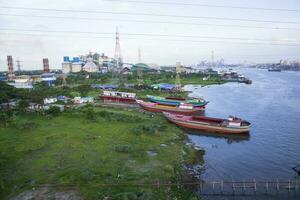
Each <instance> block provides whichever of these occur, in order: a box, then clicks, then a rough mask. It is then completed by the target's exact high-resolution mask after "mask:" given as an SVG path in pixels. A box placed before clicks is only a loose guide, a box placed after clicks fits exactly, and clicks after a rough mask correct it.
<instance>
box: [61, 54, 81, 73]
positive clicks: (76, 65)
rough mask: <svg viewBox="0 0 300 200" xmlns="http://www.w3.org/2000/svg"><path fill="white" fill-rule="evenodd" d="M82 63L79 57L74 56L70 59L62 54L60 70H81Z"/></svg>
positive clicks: (67, 71) (74, 71)
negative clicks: (62, 59)
mask: <svg viewBox="0 0 300 200" xmlns="http://www.w3.org/2000/svg"><path fill="white" fill-rule="evenodd" d="M83 64H84V63H83V62H82V61H81V60H80V58H79V57H74V58H73V60H70V57H69V56H64V61H63V63H62V72H63V73H64V74H68V73H77V72H81V70H82V66H83Z"/></svg>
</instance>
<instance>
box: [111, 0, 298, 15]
mask: <svg viewBox="0 0 300 200" xmlns="http://www.w3.org/2000/svg"><path fill="white" fill-rule="evenodd" d="M106 1H107V0H106ZM109 1H110V2H114V1H115V2H129V3H140V4H156V5H157V4H158V5H177V6H197V7H208V8H229V9H242V10H264V11H282V12H300V10H298V9H283V8H260V7H245V6H225V5H212V4H197V3H177V2H161V1H135V0H109Z"/></svg>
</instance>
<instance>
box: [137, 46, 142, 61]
mask: <svg viewBox="0 0 300 200" xmlns="http://www.w3.org/2000/svg"><path fill="white" fill-rule="evenodd" d="M141 62H142V52H141V49H140V48H139V50H138V63H141Z"/></svg>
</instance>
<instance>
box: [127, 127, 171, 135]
mask: <svg viewBox="0 0 300 200" xmlns="http://www.w3.org/2000/svg"><path fill="white" fill-rule="evenodd" d="M166 128H167V126H165V125H138V126H137V127H135V128H134V129H133V130H132V131H133V133H135V134H143V133H146V134H155V133H157V132H158V131H163V130H165V129H166Z"/></svg>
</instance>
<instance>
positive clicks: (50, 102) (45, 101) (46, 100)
mask: <svg viewBox="0 0 300 200" xmlns="http://www.w3.org/2000/svg"><path fill="white" fill-rule="evenodd" d="M55 102H57V98H51V97H50V98H44V104H52V103H55Z"/></svg>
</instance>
